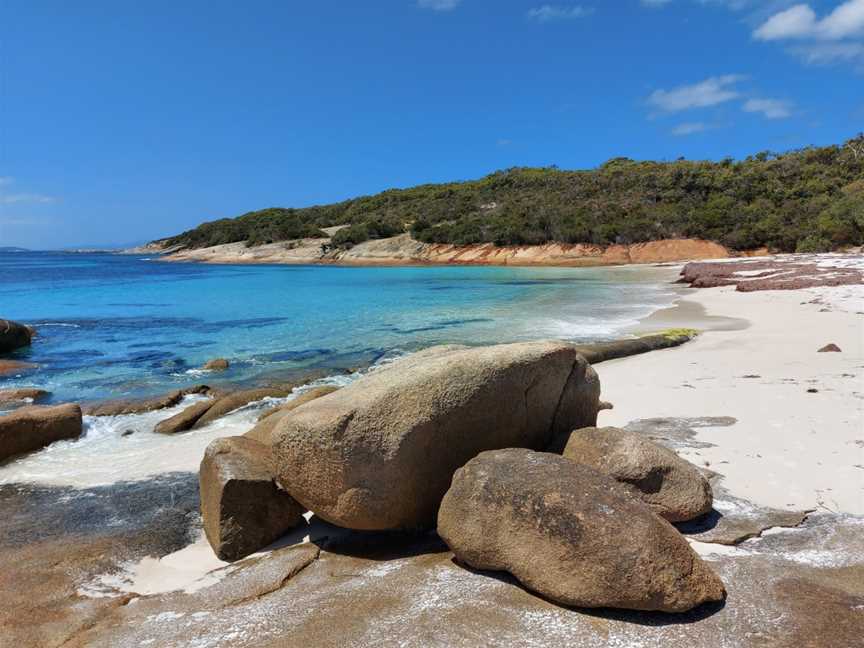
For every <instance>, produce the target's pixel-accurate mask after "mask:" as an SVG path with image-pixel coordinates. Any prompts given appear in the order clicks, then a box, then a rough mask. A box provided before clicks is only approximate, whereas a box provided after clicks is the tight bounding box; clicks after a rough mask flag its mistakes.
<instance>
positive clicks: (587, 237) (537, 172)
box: [164, 135, 864, 252]
mask: <svg viewBox="0 0 864 648" xmlns="http://www.w3.org/2000/svg"><path fill="white" fill-rule="evenodd" d="M336 225H344V226H347V227H344V228H342V229H340V230H339V231H338V232H337V233H336V234H335V235H334V236H333V238H332V241H331V244H332V245H334V246H337V247H350V246H352V245H356V244H357V243H361V242H363V241H366V240H369V239H375V238H386V237H390V236H395V235H397V234H401V233H405V232H410V233H411V235H412V236H413V237H414V238H416V239H418V240H420V241H424V242H428V243H452V244H457V245H465V244H471V243H493V244H495V245H500V246H503V245H537V244H542V243H548V242H552V241H556V242H561V243H589V244H596V245H609V244H613V243H621V244H630V243H640V242H644V241H651V240H657V239H666V238H682V237H683V238H701V239H707V240H712V241H717V242H719V243H722V244H723V245H726V246H727V247H729V248H731V249H734V250H750V249H756V248H761V247H767V248H769V249H770V250H772V251H778V252H794V251H798V252H818V251H828V250H834V249H837V248H841V247H844V246H855V245H861V244H862V243H864V135H858V136H857V137H855V138H853V139H851V140H849V141H848V142H845V143H844V144H842V145H834V146H825V147H808V148H803V149H797V150H794V151H789V152H785V153H774V152H770V151H764V152H761V153H758V154H756V155H752V156H750V157H748V158H746V159H744V160H739V161H736V160H733V159H731V158H729V159H724V160H721V161H719V162H713V161H691V160H684V159H679V160H676V161H672V162H646V161H636V160H631V159H629V158H615V159H612V160H609V161H608V162H606V163H605V164H603V165H602V166H600V167H598V168H596V169H591V170H584V171H565V170H561V169H558V168H557V167H545V168H524V167H516V168H511V169H505V170H501V171H496V172H495V173H492V174H490V175H488V176H486V177H484V178H481V179H479V180H471V181H467V182H451V183H445V184H427V185H421V186H417V187H412V188H409V189H391V190H388V191H384V192H382V193H379V194H376V195H373V196H363V197H360V198H355V199H352V200H346V201H343V202H340V203H335V204H331V205H319V206H314V207H305V208H300V209H291V208H287V209H286V208H270V209H264V210H260V211H254V212H250V213H247V214H243V215H242V216H240V217H238V218H225V219H221V220H217V221H212V222H208V223H204V224H202V225H200V226H199V227H196V228H195V229H192V230H189V231H187V232H184V233H182V234H180V235H178V236H175V237H172V238H170V239H167V240H166V241H164V242H165V243H167V244H169V245H183V246H187V247H208V246H212V245H218V244H221V243H232V242H238V241H246V243H247V245H250V246H253V245H260V244H263V243H272V242H276V241H284V240H291V239H298V238H325V237H326V234H325V233H324V232H322V231H321V229H322V228H325V227H331V226H336Z"/></svg>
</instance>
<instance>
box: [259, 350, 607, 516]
mask: <svg viewBox="0 0 864 648" xmlns="http://www.w3.org/2000/svg"><path fill="white" fill-rule="evenodd" d="M599 396H600V383H599V380H598V378H597V374H596V373H595V372H594V370H593V369H592V368H591V367H590V365H589V364H588V363H587V362H586V361H585V359H584V358H582V357H581V356H580V355H579V354H577V353H576V351H575V350H574V349H573V347H572V346H570V345H568V344H565V343H562V342H530V343H521V344H507V345H498V346H491V347H481V348H472V349H462V348H453V347H444V348H433V349H429V350H427V351H424V352H421V353H418V354H415V355H413V356H409V357H407V358H405V359H403V360H400V361H397V362H394V363H393V364H392V365H390V366H388V367H387V368H385V369H381V370H378V371H375V372H373V373H371V374H368V375H366V376H364V377H362V378H360V379H358V380H357V381H355V382H354V383H352V384H350V385H348V386H347V387H343V388H342V389H340V390H339V391H337V392H335V393H333V394H330V395H328V396H327V397H326V398H320V399H317V400H314V401H312V402H311V403H307V404H306V405H304V406H303V407H299V408H297V409H296V410H294V411H293V412H291V413H289V414H288V415H287V416H285V417H284V418H283V419H282V420H281V421H280V422H279V423H278V425H277V426H276V429H275V431H274V433H273V439H274V449H275V452H276V467H277V472H278V476H279V481H280V483H281V484H282V485H283V486H284V487H285V488H286V489H287V490H288V492H290V493H291V494H292V495H293V496H294V497H295V498H296V499H297V500H298V501H299V502H301V503H302V504H303V505H304V506H306V507H307V508H309V509H310V510H312V511H314V512H315V513H316V514H317V515H319V516H320V517H321V518H323V519H325V520H327V521H329V522H332V523H333V524H336V525H339V526H343V527H347V528H352V529H359V530H390V529H416V528H431V527H433V526H434V524H435V517H436V514H437V511H438V506H439V504H440V502H441V498H442V497H443V496H444V493H445V492H446V491H447V489H448V488H449V486H450V480H451V478H452V476H453V473H454V472H455V471H456V469H457V468H460V467H461V466H462V465H464V464H465V462H467V461H468V460H470V459H472V458H473V457H475V456H476V455H477V454H478V453H480V452H482V451H484V450H490V449H496V448H507V447H527V448H534V449H541V448H545V447H546V446H547V444H548V443H549V442H550V440H551V438H552V437H553V436H554V435H556V434H560V433H564V432H569V431H570V430H572V429H573V428H574V427H585V426H588V425H594V424H595V423H596V420H597V411H598V408H599Z"/></svg>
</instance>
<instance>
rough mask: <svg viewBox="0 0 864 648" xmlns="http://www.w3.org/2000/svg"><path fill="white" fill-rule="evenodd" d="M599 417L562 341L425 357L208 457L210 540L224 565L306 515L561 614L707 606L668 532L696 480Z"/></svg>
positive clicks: (676, 538) (691, 507)
mask: <svg viewBox="0 0 864 648" xmlns="http://www.w3.org/2000/svg"><path fill="white" fill-rule="evenodd" d="M604 406H605V404H603V403H602V402H601V401H600V385H599V380H598V378H597V374H596V373H595V372H594V370H593V369H592V368H591V366H590V365H589V363H588V362H587V361H586V360H585V358H584V357H582V356H581V355H580V354H579V352H578V350H577V348H576V347H574V346H572V345H569V344H565V343H560V342H531V343H521V344H510V345H499V346H494V347H485V348H465V347H457V346H444V347H435V348H432V349H427V350H426V351H422V352H420V353H417V354H414V355H412V356H409V357H407V358H405V359H402V360H400V361H397V362H395V363H393V364H391V365H389V366H388V367H386V368H383V369H380V370H378V371H374V372H372V373H370V374H368V375H366V376H364V377H362V378H360V379H358V380H357V381H355V382H353V383H352V384H350V385H349V386H347V387H343V388H341V389H338V390H334V389H329V388H328V389H319V390H311V391H309V392H307V393H306V394H304V395H303V396H301V397H300V398H297V399H295V400H294V401H292V402H291V403H289V404H287V405H286V406H283V407H281V408H278V409H275V410H273V411H270V412H268V413H266V414H265V415H264V416H262V417H261V419H260V420H259V423H258V425H257V426H256V427H255V428H254V429H253V430H252V431H250V432H249V433H247V435H246V436H244V437H232V438H229V439H220V440H217V441H215V442H214V443H213V444H211V446H210V447H209V448H208V450H207V453H206V455H205V458H204V461H203V462H202V465H201V478H200V481H201V501H202V515H203V517H204V524H205V529H206V533H207V537H208V539H209V541H210V543H211V545H212V546H213V548H214V550H215V551H216V552H217V554H218V555H219V556H220V557H221V558H224V559H227V560H236V559H239V558H242V557H244V556H246V555H249V554H250V553H253V552H255V551H258V550H260V549H262V548H263V547H264V546H266V545H267V544H269V543H272V542H273V541H274V540H275V539H276V538H278V537H279V536H280V535H282V534H284V533H285V532H286V531H287V530H288V529H290V528H292V527H293V526H295V525H296V524H301V523H302V521H301V520H302V518H301V513H302V512H303V511H305V510H307V509H308V510H310V511H312V512H314V513H315V515H316V516H318V517H320V518H322V519H324V520H327V521H329V522H331V523H333V524H336V525H338V526H342V527H345V528H348V529H355V530H365V531H369V530H377V531H393V530H402V531H404V530H410V531H415V530H421V529H433V528H436V527H437V531H438V533H439V535H440V536H441V538H442V539H443V540H444V541H445V542H446V543H447V545H448V546H449V547H450V549H451V550H452V551H453V553H454V554H455V556H456V559H457V560H458V561H459V562H460V563H462V564H464V565H467V566H469V567H472V568H475V569H482V570H501V571H507V572H509V573H510V574H512V575H513V576H515V577H516V578H517V579H518V580H519V581H520V582H521V583H522V584H523V585H524V586H525V587H526V588H527V589H529V590H531V591H534V592H537V593H539V594H541V595H542V596H544V597H546V598H548V599H550V600H553V601H556V602H558V603H561V604H564V605H572V606H579V607H618V608H628V609H634V610H659V611H665V612H683V611H686V610H690V609H692V608H694V607H696V606H699V605H701V604H703V603H706V602H712V601H720V600H722V599H723V598H724V597H725V590H724V587H723V583H722V582H721V581H720V579H719V578H718V577H717V576H716V575H715V574H714V573H713V572H712V571H711V569H710V568H709V567H708V566H707V565H706V564H705V563H704V562H702V560H701V559H700V558H699V557H698V556H697V555H696V554H695V553H694V552H693V550H692V549H691V548H690V547H689V545H688V544H687V542H686V541H685V540H684V538H683V536H681V535H680V533H679V532H678V531H677V530H676V529H675V527H673V526H672V525H671V524H670V522H669V520H674V521H678V520H689V519H693V518H695V517H698V516H701V515H703V514H704V513H706V512H707V511H709V510H710V509H711V501H712V498H711V488H710V486H709V485H708V482H707V480H706V479H705V478H704V477H703V476H702V474H701V473H700V472H699V470H698V469H697V468H696V467H695V466H692V465H690V464H688V463H687V462H686V461H684V460H683V459H681V458H679V457H678V456H677V455H675V454H674V453H673V452H671V451H670V450H667V449H665V448H663V447H661V446H658V445H656V444H654V443H652V442H651V441H649V440H648V439H646V438H645V437H642V436H640V435H639V434H636V433H629V432H625V431H623V430H617V429H614V428H604V429H597V428H595V427H592V426H594V425H596V419H597V413H598V411H599V410H600V409H602V408H603V407H604ZM550 448H551V449H555V448H558V449H560V450H562V451H563V456H561V455H560V454H555V453H553V452H549V451H548V450H549V449H550ZM664 518H665V519H664Z"/></svg>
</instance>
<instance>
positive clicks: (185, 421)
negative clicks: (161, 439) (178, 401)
mask: <svg viewBox="0 0 864 648" xmlns="http://www.w3.org/2000/svg"><path fill="white" fill-rule="evenodd" d="M212 406H213V401H211V400H206V401H201V402H200V403H195V404H194V405H190V406H189V407H187V408H186V409H184V410H183V411H182V412H180V413H179V414H175V415H174V416H172V417H171V418H167V419H165V420H164V421H159V423H157V424H156V427H155V428H154V431H155V432H158V433H159V434H176V433H177V432H185V431H186V430H190V429H192V426H193V425H195V423H196V422H197V421H198V419H200V418H201V417H202V416H204V414H205V413H206V412H207V410H209V409H210V408H211V407H212Z"/></svg>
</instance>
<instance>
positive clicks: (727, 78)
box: [648, 74, 746, 113]
mask: <svg viewBox="0 0 864 648" xmlns="http://www.w3.org/2000/svg"><path fill="white" fill-rule="evenodd" d="M745 78H746V77H744V76H742V75H740V74H726V75H723V76H719V77H710V78H708V79H705V80H704V81H700V82H699V83H694V84H692V85H682V86H678V87H677V88H672V89H671V90H655V91H654V92H652V93H651V95H650V96H649V97H648V104H649V105H650V106H653V107H654V108H656V109H658V110H661V111H663V112H667V113H673V112H680V111H682V110H690V109H692V108H708V107H710V106H716V105H718V104H721V103H725V102H727V101H731V100H732V99H737V98H738V97H740V96H741V93H740V92H739V91H738V90H737V89H736V88H735V87H734V86H735V84H736V83H738V82H740V81H743V80H744V79H745Z"/></svg>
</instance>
